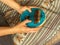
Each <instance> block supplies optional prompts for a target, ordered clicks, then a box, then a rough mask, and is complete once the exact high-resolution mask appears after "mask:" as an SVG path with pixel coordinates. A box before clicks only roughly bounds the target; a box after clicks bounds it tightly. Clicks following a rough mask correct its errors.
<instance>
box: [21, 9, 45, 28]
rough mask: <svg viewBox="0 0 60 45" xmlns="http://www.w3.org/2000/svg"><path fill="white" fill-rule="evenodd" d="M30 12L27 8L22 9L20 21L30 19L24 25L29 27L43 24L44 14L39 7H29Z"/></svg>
mask: <svg viewBox="0 0 60 45" xmlns="http://www.w3.org/2000/svg"><path fill="white" fill-rule="evenodd" d="M31 11H32V12H29V11H28V10H26V11H24V12H23V13H22V14H21V16H20V21H21V22H22V21H24V20H25V19H29V20H31V22H28V23H27V24H26V25H27V26H28V27H30V28H35V27H38V26H41V25H43V24H44V22H45V20H46V16H45V13H44V11H43V10H41V9H40V8H31Z"/></svg>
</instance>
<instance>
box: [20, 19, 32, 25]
mask: <svg viewBox="0 0 60 45" xmlns="http://www.w3.org/2000/svg"><path fill="white" fill-rule="evenodd" d="M28 22H31V20H28V19H27V20H25V21H23V22H22V23H21V24H22V25H26V23H28Z"/></svg>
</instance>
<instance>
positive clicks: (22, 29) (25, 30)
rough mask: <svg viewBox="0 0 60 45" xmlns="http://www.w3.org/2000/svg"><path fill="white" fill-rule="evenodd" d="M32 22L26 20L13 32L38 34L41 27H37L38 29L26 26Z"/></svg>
mask: <svg viewBox="0 0 60 45" xmlns="http://www.w3.org/2000/svg"><path fill="white" fill-rule="evenodd" d="M28 22H30V21H29V20H25V21H24V22H22V23H19V24H18V25H16V26H15V27H14V28H12V29H13V30H16V31H17V33H32V32H37V31H38V30H40V28H42V26H41V27H37V28H29V27H27V26H26V23H28Z"/></svg>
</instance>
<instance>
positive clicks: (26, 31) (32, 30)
mask: <svg viewBox="0 0 60 45" xmlns="http://www.w3.org/2000/svg"><path fill="white" fill-rule="evenodd" d="M40 29H41V27H39V28H28V27H24V29H23V32H25V33H32V32H37V31H38V30H40Z"/></svg>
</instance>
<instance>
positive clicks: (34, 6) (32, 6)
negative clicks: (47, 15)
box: [29, 6, 38, 8]
mask: <svg viewBox="0 0 60 45" xmlns="http://www.w3.org/2000/svg"><path fill="white" fill-rule="evenodd" d="M29 8H38V7H36V6H29Z"/></svg>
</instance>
